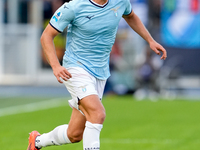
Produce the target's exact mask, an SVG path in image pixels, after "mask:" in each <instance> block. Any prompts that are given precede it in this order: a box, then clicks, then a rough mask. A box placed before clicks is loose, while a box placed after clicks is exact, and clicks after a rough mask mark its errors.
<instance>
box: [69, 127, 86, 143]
mask: <svg viewBox="0 0 200 150" xmlns="http://www.w3.org/2000/svg"><path fill="white" fill-rule="evenodd" d="M67 134H68V138H69V140H70V141H71V142H72V143H77V142H80V141H81V140H82V139H83V131H81V130H76V131H73V132H71V131H68V132H67Z"/></svg>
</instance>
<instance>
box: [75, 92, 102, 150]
mask: <svg viewBox="0 0 200 150" xmlns="http://www.w3.org/2000/svg"><path fill="white" fill-rule="evenodd" d="M79 108H80V110H81V111H82V112H83V113H84V115H85V116H86V120H87V121H86V124H85V131H84V134H83V147H84V149H100V132H101V129H102V127H103V122H104V119H105V109H104V107H103V105H102V103H101V101H100V99H99V97H98V96H97V95H89V96H87V97H85V98H83V99H81V100H80V102H79Z"/></svg>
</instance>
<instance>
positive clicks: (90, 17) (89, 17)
mask: <svg viewBox="0 0 200 150" xmlns="http://www.w3.org/2000/svg"><path fill="white" fill-rule="evenodd" d="M93 17H94V15H93V16H86V17H85V18H88V19H89V20H90V19H92V18H93Z"/></svg>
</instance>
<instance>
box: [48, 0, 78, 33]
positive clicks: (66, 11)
mask: <svg viewBox="0 0 200 150" xmlns="http://www.w3.org/2000/svg"><path fill="white" fill-rule="evenodd" d="M74 18H75V13H74V10H73V7H72V6H71V4H70V2H69V3H64V4H63V5H62V6H61V7H60V8H58V10H56V12H55V13H54V15H53V16H52V18H51V20H50V22H49V24H50V25H51V26H52V27H53V28H54V29H56V30H57V31H59V32H63V30H64V29H65V28H66V27H67V26H68V25H69V24H70V23H71V22H72V21H73V20H74Z"/></svg>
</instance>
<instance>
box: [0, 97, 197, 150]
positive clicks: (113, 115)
mask: <svg viewBox="0 0 200 150" xmlns="http://www.w3.org/2000/svg"><path fill="white" fill-rule="evenodd" d="M40 100H44V98H37V99H36V98H18V99H17V98H12V99H9V98H7V99H6V100H4V99H1V98H0V110H1V109H2V108H5V107H8V106H11V105H18V104H20V105H21V104H24V103H30V102H33V101H40ZM103 104H104V106H105V108H106V114H107V116H106V120H105V123H104V127H103V129H102V132H101V150H199V148H200V119H199V117H200V101H186V100H175V101H167V100H160V101H157V102H151V101H147V100H146V101H136V100H134V99H133V98H132V96H105V97H104V99H103ZM70 115H71V108H70V107H69V106H68V105H67V102H66V103H63V105H61V106H58V107H55V108H49V109H44V110H37V111H33V112H26V113H20V114H12V115H7V116H1V117H0V146H1V149H2V150H25V149H26V148H27V145H28V133H29V132H31V131H32V130H38V131H39V132H40V133H44V132H49V131H50V130H52V129H53V128H55V127H56V126H58V125H61V124H66V123H68V121H69V119H70ZM43 149H44V150H65V149H66V150H82V149H83V148H82V142H80V143H76V144H69V145H63V146H52V147H46V148H43Z"/></svg>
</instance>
